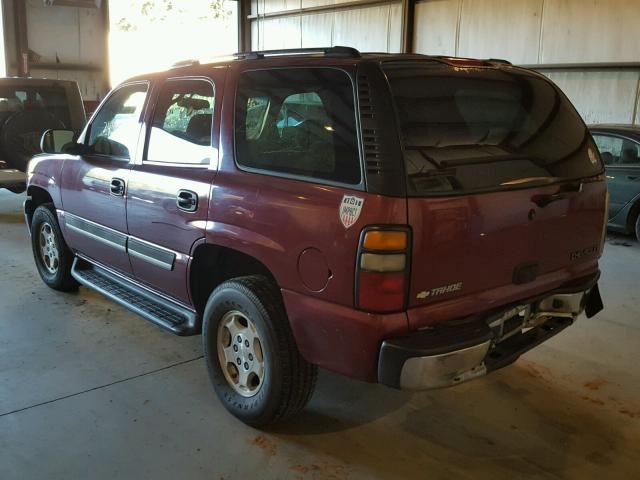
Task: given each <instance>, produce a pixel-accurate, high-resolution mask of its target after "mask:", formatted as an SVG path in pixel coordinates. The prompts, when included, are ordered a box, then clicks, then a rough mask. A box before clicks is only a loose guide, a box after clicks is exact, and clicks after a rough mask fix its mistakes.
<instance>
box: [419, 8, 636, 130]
mask: <svg viewBox="0 0 640 480" xmlns="http://www.w3.org/2000/svg"><path fill="white" fill-rule="evenodd" d="M414 37H415V38H414V45H415V50H416V51H417V52H419V53H430V54H442V55H458V56H463V57H464V56H469V57H480V58H490V57H494V58H505V59H507V60H510V61H511V62H513V63H517V64H527V65H544V66H546V67H545V68H542V69H541V71H542V72H543V73H545V74H547V75H548V76H549V77H550V78H551V79H552V80H553V81H555V82H556V83H557V84H558V85H560V87H561V88H562V89H563V90H564V91H565V93H567V95H568V96H569V97H570V98H571V100H572V101H573V102H574V103H575V105H576V107H577V108H578V110H579V111H580V113H581V114H582V115H583V117H584V118H585V120H586V121H587V122H588V123H597V122H619V123H632V122H634V121H635V122H638V121H640V118H639V117H638V110H640V109H639V108H638V107H639V105H638V101H639V98H638V94H639V88H640V69H639V68H633V67H630V66H628V65H618V66H617V67H616V66H615V65H610V66H607V67H605V66H602V65H600V66H598V67H594V66H590V68H587V66H586V65H585V66H583V67H582V68H581V67H579V66H576V65H572V66H571V68H568V67H567V68H565V69H562V68H559V69H558V68H551V67H550V66H549V64H592V63H609V64H611V63H618V64H624V63H627V62H640V0H425V1H422V2H418V3H417V4H416V11H415V30H414ZM634 116H635V118H634Z"/></svg>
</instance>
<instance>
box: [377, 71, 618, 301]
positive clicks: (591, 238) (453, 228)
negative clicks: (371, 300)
mask: <svg viewBox="0 0 640 480" xmlns="http://www.w3.org/2000/svg"><path fill="white" fill-rule="evenodd" d="M425 63H426V62H425ZM386 70H387V75H388V77H389V79H390V85H391V89H392V93H393V96H394V99H395V104H396V109H397V114H398V119H399V123H400V130H401V132H400V133H401V136H402V140H403V146H404V156H405V166H406V174H407V191H408V196H409V198H408V211H409V224H410V225H411V227H412V229H413V233H414V239H413V241H414V244H413V260H412V262H413V263H412V278H411V280H412V281H411V292H410V295H411V298H410V304H411V305H413V306H418V305H424V304H427V303H433V302H437V301H439V300H445V299H452V298H456V297H464V296H469V298H472V297H473V296H475V295H485V296H486V297H487V298H494V299H496V298H497V299H500V298H501V297H502V301H503V302H505V303H507V302H508V301H509V299H508V298H507V295H506V294H507V292H508V291H513V286H514V285H516V286H517V285H525V284H529V283H531V284H532V285H537V288H539V289H540V288H542V289H544V288H549V286H550V284H551V283H553V282H555V283H556V284H557V283H562V281H567V280H570V279H572V278H575V277H577V276H580V275H582V274H584V273H585V270H588V271H590V272H593V271H594V269H595V268H597V263H596V262H597V258H598V254H599V245H600V242H601V238H602V226H603V213H604V206H605V197H606V185H605V183H604V181H603V177H601V176H599V175H600V174H601V172H602V165H601V162H600V158H599V156H598V154H597V150H596V148H595V145H594V143H593V141H592V138H591V135H590V134H589V132H588V130H587V129H586V127H585V125H584V123H583V122H582V120H581V119H580V118H579V116H578V115H577V113H576V112H575V110H574V109H573V107H572V106H571V105H570V104H569V102H568V100H567V99H566V98H565V97H564V95H562V93H561V92H560V91H559V90H558V89H557V88H555V87H554V86H553V85H552V84H551V83H550V82H548V81H547V80H546V79H544V78H542V77H540V76H537V75H534V74H530V73H527V72H526V71H524V70H520V69H516V68H510V67H505V68H501V69H495V68H487V67H483V68H478V67H457V68H454V67H450V66H443V65H433V64H431V65H429V64H426V65H425V64H422V65H419V64H414V65H412V66H406V65H403V64H398V65H392V66H389V67H388V68H387V69H386ZM543 279H546V281H547V283H545V285H542V283H540V282H542V281H543ZM536 281H538V283H532V282H536ZM481 292H482V293H481ZM490 292H493V293H490ZM500 292H502V294H500ZM462 301H463V302H464V300H462ZM494 306H498V305H494ZM476 308H477V307H476ZM476 311H477V310H476Z"/></svg>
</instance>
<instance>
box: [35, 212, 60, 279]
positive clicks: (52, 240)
mask: <svg viewBox="0 0 640 480" xmlns="http://www.w3.org/2000/svg"><path fill="white" fill-rule="evenodd" d="M38 237H39V239H38V241H39V247H40V259H41V260H42V264H43V265H44V267H45V268H46V269H47V271H48V272H49V273H51V274H55V273H56V272H57V271H58V267H59V266H60V254H59V252H58V243H57V241H56V235H55V233H54V231H53V228H51V225H50V224H49V223H47V222H44V223H43V224H42V225H41V226H40V232H39V235H38Z"/></svg>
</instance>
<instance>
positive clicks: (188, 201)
mask: <svg viewBox="0 0 640 480" xmlns="http://www.w3.org/2000/svg"><path fill="white" fill-rule="evenodd" d="M176 205H177V206H178V208H179V209H180V210H184V211H185V212H195V211H196V210H197V209H198V194H197V193H196V192H192V191H191V190H178V195H177V196H176Z"/></svg>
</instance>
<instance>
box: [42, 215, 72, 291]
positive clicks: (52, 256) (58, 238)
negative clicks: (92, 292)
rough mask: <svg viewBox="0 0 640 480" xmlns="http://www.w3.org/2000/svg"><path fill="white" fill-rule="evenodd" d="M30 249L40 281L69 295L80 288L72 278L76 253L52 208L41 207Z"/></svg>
mask: <svg viewBox="0 0 640 480" xmlns="http://www.w3.org/2000/svg"><path fill="white" fill-rule="evenodd" d="M31 248H32V250H33V258H34V260H35V262H36V267H37V268H38V273H39V274H40V277H41V278H42V280H43V281H44V283H46V284H47V285H48V286H49V287H51V288H53V289H54V290H60V291H63V292H69V291H72V290H76V289H77V288H78V283H77V282H76V281H75V280H74V278H73V277H72V276H71V266H72V265H73V253H72V252H71V250H70V249H69V247H68V246H67V244H66V243H65V241H64V238H63V237H62V231H61V230H60V225H58V218H57V216H56V213H55V209H54V208H53V205H52V204H50V203H46V204H44V205H40V206H39V207H38V208H36V210H35V212H33V219H32V221H31Z"/></svg>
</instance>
